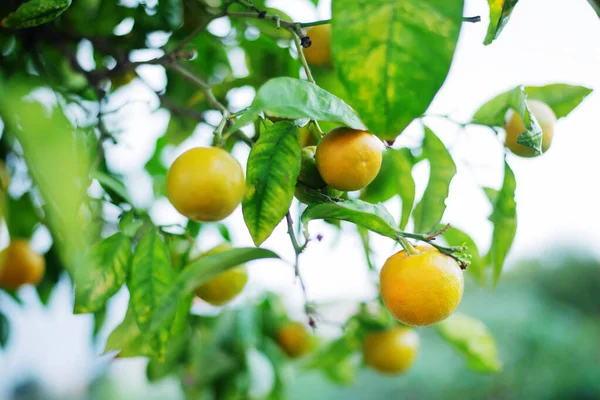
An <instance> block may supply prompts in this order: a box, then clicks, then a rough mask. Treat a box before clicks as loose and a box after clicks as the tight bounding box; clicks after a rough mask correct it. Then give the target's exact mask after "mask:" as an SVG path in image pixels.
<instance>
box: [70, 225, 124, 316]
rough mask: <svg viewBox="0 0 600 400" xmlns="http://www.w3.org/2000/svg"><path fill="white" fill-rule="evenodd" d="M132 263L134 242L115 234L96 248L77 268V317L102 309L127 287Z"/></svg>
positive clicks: (75, 309) (94, 247) (92, 249)
mask: <svg viewBox="0 0 600 400" xmlns="http://www.w3.org/2000/svg"><path fill="white" fill-rule="evenodd" d="M130 261H131V241H130V240H129V238H128V237H127V236H125V235H124V234H122V233H115V234H114V235H112V236H109V237H107V238H106V239H103V240H102V241H100V242H99V243H97V244H96V245H94V246H93V247H92V248H91V250H90V252H89V254H87V256H86V257H85V258H84V259H83V262H82V263H81V265H79V266H77V268H75V279H74V281H75V282H74V284H75V307H74V310H73V312H74V313H75V314H82V313H93V312H96V311H98V310H100V309H101V308H102V307H104V305H105V304H106V302H107V301H108V299H110V298H111V297H112V296H113V295H114V294H115V293H117V291H118V290H119V289H120V288H121V286H123V283H125V280H126V279H127V274H128V272H129V266H130Z"/></svg>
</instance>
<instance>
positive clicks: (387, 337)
mask: <svg viewBox="0 0 600 400" xmlns="http://www.w3.org/2000/svg"><path fill="white" fill-rule="evenodd" d="M418 351H419V335H418V334H417V332H415V331H414V330H413V329H410V328H407V327H400V326H398V327H394V328H391V329H388V330H385V331H380V332H370V333H368V334H367V336H366V337H365V339H364V341H363V356H364V358H365V361H366V363H367V364H368V365H370V366H371V367H372V368H373V369H375V370H377V371H379V372H383V373H384V374H401V373H402V372H405V371H406V370H407V369H408V368H410V366H411V365H412V364H413V362H414V361H415V358H416V357H417V352H418Z"/></svg>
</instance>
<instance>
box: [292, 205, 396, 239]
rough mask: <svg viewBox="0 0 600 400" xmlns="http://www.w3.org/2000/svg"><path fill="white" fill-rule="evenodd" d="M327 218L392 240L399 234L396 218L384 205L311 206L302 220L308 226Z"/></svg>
mask: <svg viewBox="0 0 600 400" xmlns="http://www.w3.org/2000/svg"><path fill="white" fill-rule="evenodd" d="M325 218H327V219H334V220H341V221H348V222H352V223H354V224H356V225H360V226H362V227H365V228H367V229H368V230H370V231H373V232H376V233H379V234H380V235H383V236H387V237H390V238H392V239H395V238H396V235H397V232H398V231H397V229H396V222H395V221H394V217H392V216H391V215H390V213H389V212H388V210H387V209H386V208H385V207H384V206H383V205H381V204H371V203H367V202H365V201H362V200H350V201H341V202H337V203H333V202H331V203H321V204H311V205H310V206H308V207H307V208H306V210H304V212H303V213H302V217H301V220H302V224H303V225H305V226H306V225H307V224H308V223H309V222H310V221H312V220H313V219H325Z"/></svg>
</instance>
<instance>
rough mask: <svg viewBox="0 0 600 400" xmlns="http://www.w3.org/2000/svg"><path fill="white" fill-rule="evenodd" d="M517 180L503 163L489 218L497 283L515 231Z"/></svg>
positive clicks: (491, 251) (492, 258)
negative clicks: (500, 178) (492, 229)
mask: <svg viewBox="0 0 600 400" xmlns="http://www.w3.org/2000/svg"><path fill="white" fill-rule="evenodd" d="M516 188H517V182H516V180H515V175H514V173H513V171H512V169H510V166H509V165H508V163H506V162H505V163H504V183H503V184H502V188H501V189H500V191H499V192H498V196H497V198H496V201H495V202H494V203H493V206H494V210H493V211H492V215H491V216H490V220H491V221H492V223H493V224H494V233H493V235H492V245H491V247H490V252H489V253H490V261H491V263H492V266H493V267H494V284H497V283H498V279H499V278H500V274H501V273H502V267H503V266H504V260H505V259H506V256H507V255H508V252H509V251H510V248H511V246H512V243H513V240H514V238H515V233H516V232H517V203H516V201H515V190H516Z"/></svg>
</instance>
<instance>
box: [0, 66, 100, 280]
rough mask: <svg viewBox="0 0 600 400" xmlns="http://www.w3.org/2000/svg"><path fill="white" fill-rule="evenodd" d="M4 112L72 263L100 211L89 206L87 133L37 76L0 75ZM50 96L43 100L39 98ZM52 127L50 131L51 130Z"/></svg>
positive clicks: (53, 228)
mask: <svg viewBox="0 0 600 400" xmlns="http://www.w3.org/2000/svg"><path fill="white" fill-rule="evenodd" d="M0 93H2V96H0V116H1V117H2V119H3V121H4V123H5V124H6V128H7V132H9V133H11V134H13V135H14V136H15V137H16V138H17V140H18V141H19V143H20V144H21V147H22V148H23V155H24V158H25V161H26V162H27V167H28V169H29V173H30V175H31V177H32V178H33V181H34V183H35V184H36V186H37V187H38V188H39V191H40V193H41V195H42V198H43V199H44V203H45V207H44V211H45V214H46V215H45V216H46V219H47V221H48V225H49V227H50V229H51V231H52V233H53V239H54V240H55V241H56V242H57V244H58V245H59V249H60V255H61V258H62V259H63V260H64V264H65V267H67V268H72V267H73V266H74V265H75V263H77V262H78V260H79V259H80V257H81V256H82V254H83V252H82V250H84V251H85V250H86V249H88V248H89V247H90V246H91V239H92V237H94V234H95V232H94V230H93V229H89V227H90V225H91V224H92V221H94V218H95V217H96V216H95V215H94V210H93V209H92V208H91V207H90V204H89V201H88V196H87V192H86V191H87V188H88V187H89V185H90V179H89V174H88V172H89V170H90V159H89V153H90V152H89V151H88V148H87V147H86V145H87V143H86V138H87V137H86V136H85V135H86V133H85V132H83V131H81V130H78V129H76V128H75V127H73V125H72V124H71V123H70V121H69V120H68V119H67V117H66V116H65V114H64V112H63V110H62V108H61V107H60V106H59V105H58V104H60V103H58V101H57V100H56V99H57V98H58V95H57V93H56V92H53V91H52V90H51V89H50V88H48V87H44V86H36V80H35V77H33V76H29V77H27V78H20V77H18V76H11V78H10V80H3V79H2V78H0ZM41 97H43V98H44V99H48V98H49V99H50V100H49V101H44V102H42V101H41V100H40V98H41ZM50 133H51V134H50Z"/></svg>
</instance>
